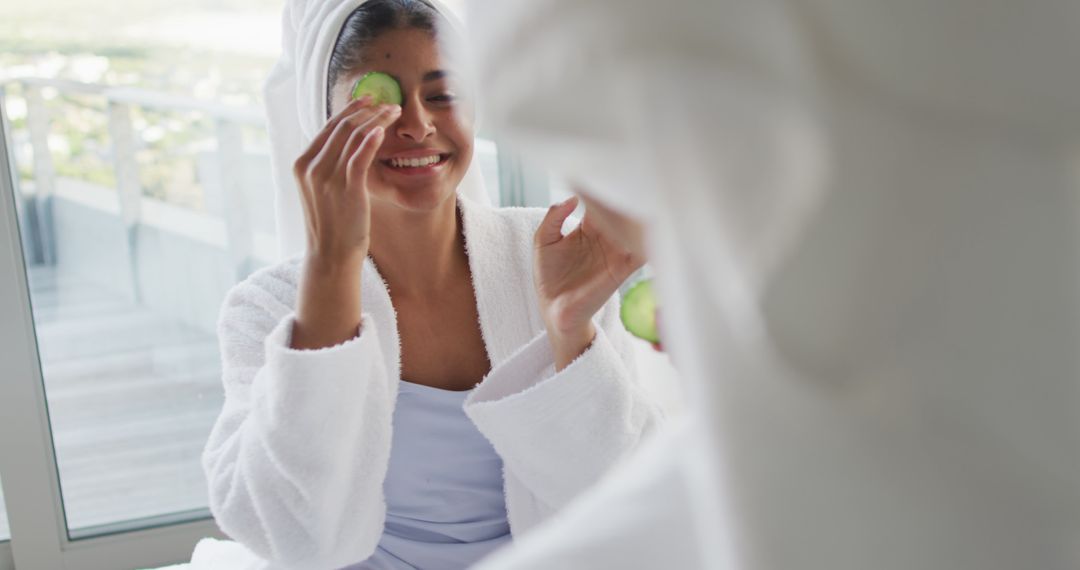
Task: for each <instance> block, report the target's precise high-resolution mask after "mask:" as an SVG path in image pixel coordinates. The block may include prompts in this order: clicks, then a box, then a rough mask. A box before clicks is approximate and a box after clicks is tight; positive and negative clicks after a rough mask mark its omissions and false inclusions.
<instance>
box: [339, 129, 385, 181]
mask: <svg viewBox="0 0 1080 570" xmlns="http://www.w3.org/2000/svg"><path fill="white" fill-rule="evenodd" d="M385 135H386V129H385V128H384V127H383V126H381V125H380V126H377V127H375V128H373V129H371V130H370V131H368V132H367V135H365V136H364V140H363V141H361V142H360V145H359V146H358V147H357V148H356V151H355V152H353V154H352V155H351V156H350V157H349V161H348V163H347V164H346V166H345V187H346V188H359V187H363V181H364V179H365V177H366V176H367V169H368V167H370V166H371V162H372V161H373V160H375V153H376V152H378V151H379V147H380V146H382V142H383V139H384V138H385Z"/></svg>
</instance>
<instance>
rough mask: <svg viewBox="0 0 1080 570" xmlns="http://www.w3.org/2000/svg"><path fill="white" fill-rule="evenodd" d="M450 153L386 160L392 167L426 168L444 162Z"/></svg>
mask: <svg viewBox="0 0 1080 570" xmlns="http://www.w3.org/2000/svg"><path fill="white" fill-rule="evenodd" d="M448 157H449V155H445V154H432V155H430V156H418V157H412V158H391V159H389V160H386V161H384V162H385V163H386V164H387V165H388V166H390V167H391V168H397V169H406V168H425V167H428V166H433V165H436V164H440V163H442V162H444V161H445V160H446V159H447V158H448Z"/></svg>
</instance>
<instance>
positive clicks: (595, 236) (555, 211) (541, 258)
mask: <svg viewBox="0 0 1080 570" xmlns="http://www.w3.org/2000/svg"><path fill="white" fill-rule="evenodd" d="M577 202H578V200H577V198H576V197H572V198H570V199H569V200H566V201H565V202H562V203H560V204H555V205H554V206H552V207H551V208H549V209H548V213H547V215H546V216H545V217H544V220H543V221H542V222H541V223H540V227H539V228H538V229H537V230H536V235H535V239H534V246H535V255H534V268H533V273H534V276H535V279H536V291H537V294H538V296H539V298H540V310H541V314H542V315H543V318H544V324H545V326H546V327H547V331H548V336H549V338H550V339H551V343H552V348H553V349H554V351H555V368H556V370H562V369H563V368H565V367H566V366H567V365H568V364H570V363H571V362H573V360H574V359H575V358H577V357H578V356H580V355H581V353H583V352H585V349H587V348H588V347H589V345H590V344H592V341H593V338H594V337H595V336H596V329H595V328H594V327H593V324H592V317H593V315H595V314H596V312H597V311H599V310H600V308H601V307H603V306H604V303H606V302H607V300H608V299H609V298H611V296H612V295H613V294H615V292H616V291H618V289H619V285H621V284H622V282H623V281H625V280H626V279H627V278H628V277H630V275H631V274H632V273H633V272H634V271H636V270H637V269H638V268H639V267H641V266H642V264H643V263H644V259H643V258H642V257H641V256H638V255H634V254H632V253H630V252H628V251H626V250H625V249H623V248H621V247H619V246H617V245H615V244H614V243H613V242H611V241H610V240H608V239H607V238H605V237H604V236H603V235H601V234H600V233H599V232H597V231H596V229H595V228H594V227H593V225H592V223H590V218H589V212H588V210H586V212H585V218H584V219H583V220H582V222H581V224H580V225H578V227H577V228H575V229H574V230H573V231H571V232H570V233H569V234H567V235H565V236H564V235H563V234H562V225H563V222H564V221H565V220H566V218H567V217H568V216H569V215H570V214H571V213H572V212H573V211H574V208H576V207H577Z"/></svg>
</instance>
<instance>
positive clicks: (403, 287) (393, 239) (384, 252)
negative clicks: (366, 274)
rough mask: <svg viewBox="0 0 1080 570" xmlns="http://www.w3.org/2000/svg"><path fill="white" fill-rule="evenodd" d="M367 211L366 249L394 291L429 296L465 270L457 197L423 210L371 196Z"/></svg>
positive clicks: (399, 293) (467, 261) (452, 281)
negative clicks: (368, 245)
mask: <svg viewBox="0 0 1080 570" xmlns="http://www.w3.org/2000/svg"><path fill="white" fill-rule="evenodd" d="M371 213H372V216H371V248H370V250H369V252H370V254H371V258H372V259H373V260H374V261H375V265H377V266H378V268H379V273H380V274H381V275H382V278H383V279H385V280H386V285H387V287H389V289H390V291H391V292H392V293H393V294H394V295H395V296H400V295H404V296H410V297H411V296H425V297H428V296H431V295H433V294H438V293H439V292H441V291H446V290H447V288H448V287H449V286H450V285H451V284H452V283H454V282H456V281H457V280H459V279H460V278H461V276H462V275H468V271H469V260H468V256H467V255H466V253H465V239H464V233H463V231H462V228H461V221H460V216H459V215H458V211H457V200H455V199H453V198H451V199H448V200H446V201H445V202H444V203H443V204H441V205H440V206H439V207H437V208H435V209H434V210H431V211H425V212H413V211H408V210H404V209H401V208H399V207H397V206H394V205H392V204H376V202H375V201H374V200H373V201H372V212H371Z"/></svg>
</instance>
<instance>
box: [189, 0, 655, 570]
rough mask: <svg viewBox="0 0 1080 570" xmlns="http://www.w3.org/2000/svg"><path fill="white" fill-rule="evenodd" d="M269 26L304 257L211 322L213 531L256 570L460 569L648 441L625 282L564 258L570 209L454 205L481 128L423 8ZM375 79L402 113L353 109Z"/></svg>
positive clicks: (571, 246)
mask: <svg viewBox="0 0 1080 570" xmlns="http://www.w3.org/2000/svg"><path fill="white" fill-rule="evenodd" d="M286 25H287V26H296V27H295V28H291V30H293V31H295V34H287V41H286V46H285V49H286V57H283V58H282V60H281V61H280V62H279V64H278V66H277V67H275V69H274V71H273V72H272V74H271V78H270V80H269V81H268V82H267V99H268V102H269V109H270V112H271V115H270V120H271V138H272V142H273V144H274V147H275V149H276V153H275V161H277V162H276V164H275V170H276V172H278V173H287V174H288V176H278V177H277V183H278V192H279V202H278V203H279V211H278V214H279V218H278V219H279V223H281V224H282V227H280V228H279V231H284V232H286V234H287V229H288V225H289V224H290V223H295V224H296V225H298V226H299V227H300V228H299V231H300V232H301V234H302V236H303V242H304V243H303V244H302V247H301V248H300V251H299V252H298V255H295V256H293V257H291V258H289V259H287V260H285V261H283V262H281V263H279V264H277V265H275V266H272V267H269V268H267V269H265V270H263V271H260V272H257V273H256V274H254V275H252V276H251V277H249V278H248V279H246V280H244V282H242V283H240V284H239V285H237V286H236V287H234V288H233V289H232V291H231V292H230V293H229V295H228V296H227V298H226V301H225V303H224V305H223V307H222V312H221V316H220V318H219V323H220V328H219V338H220V341H221V346H222V354H223V359H224V373H223V380H224V384H225V393H226V402H225V408H224V410H223V412H222V414H221V416H220V418H219V419H218V422H217V424H216V426H215V428H214V431H213V433H212V434H211V437H210V440H209V442H208V443H207V446H206V450H205V453H204V456H203V463H204V468H205V470H206V475H207V479H208V482H209V487H210V503H211V510H212V512H213V513H214V515H215V518H216V519H217V522H218V524H219V525H220V527H221V528H222V529H223V530H224V531H225V532H226V533H228V534H229V535H230V536H231V537H232V538H234V539H235V540H237V541H238V542H240V543H241V544H242V545H243V546H244V547H246V548H247V549H250V551H252V557H253V558H254V559H256V560H262V563H273V564H278V565H281V566H285V567H290V568H293V567H295V568H323V567H326V568H341V567H348V568H351V569H355V570H361V569H363V570H374V569H376V568H378V569H383V568H465V567H467V566H469V565H470V564H472V563H474V562H475V561H477V560H478V559H480V558H481V557H483V556H484V555H486V554H487V553H488V552H490V551H491V550H493V549H495V548H497V547H498V546H500V545H502V544H505V543H506V542H509V541H510V540H511V539H512V537H513V536H516V535H517V534H518V533H520V532H523V531H525V530H527V529H529V528H531V527H533V526H535V525H537V524H538V523H540V522H542V521H543V520H545V519H547V518H549V517H550V516H551V515H553V514H554V513H555V512H556V511H558V510H559V509H560V508H561V507H562V506H563V505H565V504H566V503H568V502H569V501H570V500H572V499H573V498H574V497H576V496H577V495H578V494H580V493H581V492H582V491H584V490H585V489H586V488H587V487H588V486H589V485H591V484H592V483H593V482H595V481H596V480H598V479H599V478H600V477H602V476H603V475H604V474H605V473H606V472H607V471H608V469H610V467H611V466H612V465H614V464H615V463H617V462H618V461H619V460H620V459H621V458H622V457H624V456H625V455H626V454H628V453H630V452H631V451H632V450H633V449H634V448H636V446H637V445H638V443H639V441H640V440H641V439H642V438H643V437H644V436H645V435H646V434H647V433H649V432H651V431H652V430H653V429H654V428H655V427H656V426H657V425H658V424H659V423H660V422H661V420H662V417H663V414H662V412H661V410H660V408H659V407H658V406H657V405H656V403H655V402H654V401H652V400H651V399H650V398H649V397H648V396H647V395H646V392H645V391H644V390H642V388H641V385H640V384H639V381H638V378H637V374H636V370H635V366H636V361H635V356H634V344H633V342H634V341H633V340H632V339H631V338H630V337H629V335H628V334H627V333H626V331H625V330H624V329H623V328H622V326H621V325H620V323H619V318H618V299H617V298H616V296H615V293H616V291H617V290H618V287H619V285H620V283H621V282H622V281H623V280H624V279H625V278H626V277H627V276H629V275H630V274H631V273H632V272H633V271H634V270H635V269H636V268H637V267H638V266H639V265H640V260H639V259H637V258H635V257H634V256H633V255H630V254H628V253H627V252H625V251H623V250H621V249H620V248H618V247H615V246H614V245H613V244H611V243H609V242H607V241H606V240H604V239H603V238H602V237H601V236H599V235H597V234H596V233H595V232H594V231H593V230H592V228H591V226H589V225H588V224H583V225H582V226H580V227H579V228H578V229H576V230H574V232H572V233H571V234H569V235H567V236H563V234H562V233H561V231H560V228H561V227H562V226H563V222H564V221H565V220H566V219H567V217H568V216H569V214H570V213H571V211H572V210H573V203H572V202H565V203H562V204H558V205H556V206H553V207H551V208H549V209H547V210H544V209H540V208H508V209H495V208H490V207H488V206H486V205H484V204H481V203H477V202H475V201H473V200H471V199H469V198H468V197H467V196H466V191H465V188H466V184H465V180H466V177H467V172H468V170H469V167H470V165H471V164H472V161H473V154H474V147H475V146H476V145H475V140H474V133H473V119H472V117H473V114H474V113H473V111H474V110H473V108H472V98H471V97H470V96H469V92H468V89H467V87H468V86H469V80H468V78H467V77H465V74H464V72H463V67H462V65H461V62H460V60H458V59H457V58H456V57H454V55H453V53H452V52H448V51H446V50H445V49H443V47H442V45H443V44H444V43H445V42H443V41H441V40H447V39H453V38H448V37H447V36H452V35H453V34H456V33H457V28H456V27H455V26H454V25H453V24H452V23H451V22H450V21H449V20H448V16H447V14H446V13H445V12H440V11H439V10H438V9H437V8H436V7H435V5H433V4H431V3H429V2H426V1H424V0H369V1H367V2H357V1H356V0H345V1H337V2H311V3H306V2H303V1H302V0H297V1H295V2H293V3H290V4H289V8H288V11H287V14H286ZM339 27H340V29H338V28H339ZM331 41H332V42H333V43H332V44H330V43H327V44H325V45H324V44H323V43H321V42H331ZM294 43H295V45H293V44H294ZM371 73H379V74H383V75H384V76H386V77H387V78H389V79H387V81H389V80H390V79H392V80H393V82H395V83H396V84H397V85H398V86H399V88H400V92H401V103H400V104H399V105H398V104H385V103H384V104H379V103H378V102H376V101H375V100H374V98H373V97H370V96H362V97H361V98H359V99H354V98H353V97H352V95H353V92H354V88H355V85H356V82H357V80H358V79H360V78H362V77H365V76H368V74H371ZM369 77H370V76H369ZM275 125H277V127H278V128H275ZM289 200H296V201H298V202H299V210H300V212H298V215H297V216H296V218H293V217H290V215H288V214H289V213H288V212H287V211H283V210H282V204H288V203H289ZM283 214H285V215H283ZM328 427H329V428H330V429H327V428H328ZM583 434H585V436H584V437H583ZM255 564H256V566H258V564H259V563H258V562H256V563H255Z"/></svg>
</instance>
